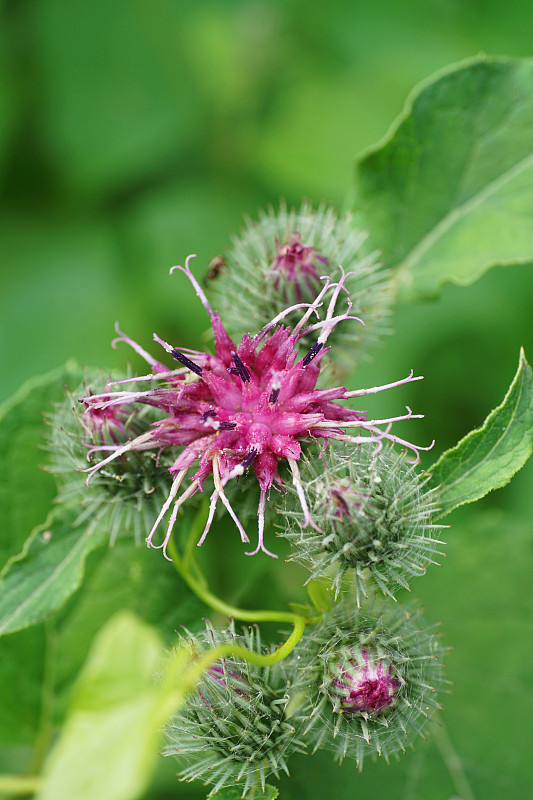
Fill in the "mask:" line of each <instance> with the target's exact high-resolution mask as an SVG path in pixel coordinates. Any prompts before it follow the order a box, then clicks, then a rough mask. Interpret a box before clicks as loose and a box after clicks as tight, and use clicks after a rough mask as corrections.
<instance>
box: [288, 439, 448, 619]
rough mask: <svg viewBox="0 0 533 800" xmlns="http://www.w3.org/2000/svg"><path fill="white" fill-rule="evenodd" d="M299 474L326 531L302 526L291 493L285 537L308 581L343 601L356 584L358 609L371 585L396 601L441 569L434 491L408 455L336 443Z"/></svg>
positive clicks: (303, 466) (306, 460) (305, 463)
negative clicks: (433, 568)
mask: <svg viewBox="0 0 533 800" xmlns="http://www.w3.org/2000/svg"><path fill="white" fill-rule="evenodd" d="M300 473H301V476H302V482H303V483H305V487H306V497H307V502H308V506H309V511H310V513H311V515H312V516H313V518H314V519H317V520H320V529H319V530H317V529H315V528H310V527H304V526H303V517H302V512H301V509H300V505H299V503H298V499H297V497H296V495H295V493H294V492H293V491H288V492H287V494H286V496H285V503H284V505H283V507H282V509H280V511H281V514H282V515H283V517H284V524H283V525H282V526H281V535H282V536H285V537H286V538H287V539H289V540H290V541H291V543H292V554H291V556H290V557H291V559H292V560H295V561H298V562H300V563H301V564H303V565H304V566H306V567H308V568H309V569H310V570H311V575H310V578H309V580H310V579H312V578H319V577H321V576H325V577H327V578H329V579H330V580H331V585H332V588H333V589H334V591H335V595H336V596H337V595H338V594H339V592H340V591H341V589H342V587H343V585H344V584H345V583H346V582H349V579H350V578H351V584H352V585H353V586H354V588H355V593H356V600H357V603H358V604H359V603H360V602H361V599H362V598H363V597H366V595H367V586H368V584H369V583H371V584H373V585H374V586H378V587H379V588H380V589H381V591H383V592H384V593H385V594H388V595H389V596H390V597H394V596H395V593H396V591H397V590H398V588H399V587H403V588H405V589H409V582H410V580H411V578H413V577H415V576H419V575H423V574H424V573H425V572H426V568H427V566H428V565H429V564H436V563H438V562H437V561H436V560H435V558H436V556H437V555H442V553H441V552H440V551H439V549H438V548H439V545H442V544H443V542H441V541H440V540H439V539H438V538H436V534H437V533H438V531H439V529H440V528H441V527H442V526H441V525H437V524H435V523H434V522H432V515H433V513H434V512H435V509H436V504H435V492H436V490H435V489H428V488H427V483H428V478H427V476H426V477H421V476H419V475H418V474H417V472H416V469H415V465H414V464H409V463H407V459H406V454H405V452H399V453H398V452H394V450H393V449H392V447H391V446H387V447H383V448H382V449H381V450H380V451H379V452H373V451H372V449H371V448H368V447H364V446H363V445H361V446H359V447H357V448H353V447H350V446H349V445H348V444H338V445H333V444H332V445H330V447H328V448H327V450H326V452H325V453H324V454H323V456H322V458H321V459H320V461H317V460H316V459H313V458H310V457H307V456H304V458H303V461H302V463H301V465H300Z"/></svg>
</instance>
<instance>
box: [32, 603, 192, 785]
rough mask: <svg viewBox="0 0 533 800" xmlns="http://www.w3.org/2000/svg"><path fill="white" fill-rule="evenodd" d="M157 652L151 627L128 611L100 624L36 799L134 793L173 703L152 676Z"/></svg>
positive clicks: (146, 775)
mask: <svg viewBox="0 0 533 800" xmlns="http://www.w3.org/2000/svg"><path fill="white" fill-rule="evenodd" d="M162 655H163V647H162V642H161V640H160V638H159V636H158V634H157V633H156V632H155V631H154V630H153V629H152V628H151V627H149V626H148V625H146V624H145V623H143V622H141V621H140V620H139V619H138V618H137V617H135V616H134V615H132V614H130V613H121V614H118V615H116V616H115V617H113V619H112V620H110V622H109V623H108V624H107V625H106V626H105V627H104V628H103V629H102V630H101V631H100V633H99V634H98V636H97V638H96V639H95V641H94V643H93V646H92V647H91V651H90V653H89V657H88V659H87V662H86V664H85V666H84V668H83V670H82V672H81V674H80V677H79V680H78V682H77V684H76V687H75V690H74V695H73V700H72V706H71V709H70V714H69V716H68V717H67V721H66V723H65V727H64V729H63V732H62V734H61V737H60V738H59V740H58V742H57V744H56V746H55V747H54V749H53V750H52V752H51V754H50V757H49V759H48V761H47V763H46V764H45V768H44V773H43V785H42V788H41V791H40V792H39V793H38V795H37V798H38V800H57V798H59V797H65V798H67V797H69V798H76V800H95V798H98V800H134V798H137V797H139V795H141V794H142V793H143V791H144V789H145V788H146V785H147V783H148V781H149V779H150V777H151V775H152V772H153V770H154V768H155V765H156V760H157V753H158V746H159V740H160V728H161V726H162V725H163V724H164V722H165V721H166V719H167V718H168V715H169V712H170V710H171V707H172V705H173V704H175V702H176V701H173V699H172V695H173V694H174V695H175V694H176V692H175V691H172V690H171V687H170V686H169V685H168V683H167V684H166V683H165V682H164V681H162V682H157V681H156V680H155V676H156V674H157V673H158V672H160V671H161V669H162V667H163V665H162ZM174 689H175V687H174Z"/></svg>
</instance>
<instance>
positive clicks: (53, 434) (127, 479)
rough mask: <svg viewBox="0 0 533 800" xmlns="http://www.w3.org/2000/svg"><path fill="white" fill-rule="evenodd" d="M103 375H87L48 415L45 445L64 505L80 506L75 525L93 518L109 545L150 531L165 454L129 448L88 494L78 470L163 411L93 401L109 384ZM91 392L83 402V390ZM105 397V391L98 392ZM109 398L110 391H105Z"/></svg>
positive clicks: (164, 485) (164, 487) (162, 493)
mask: <svg viewBox="0 0 533 800" xmlns="http://www.w3.org/2000/svg"><path fill="white" fill-rule="evenodd" d="M105 385H106V381H105V379H104V377H103V376H102V375H101V374H100V375H99V374H94V375H89V374H88V375H87V376H86V378H85V380H84V382H83V384H82V385H81V386H80V387H79V388H78V390H76V391H75V392H73V393H72V394H67V395H66V397H65V399H64V400H63V401H62V402H61V403H58V404H57V405H56V406H55V409H54V411H53V413H51V414H48V415H47V417H46V420H47V422H48V423H49V426H50V434H49V438H48V443H47V449H48V450H49V451H50V453H51V458H50V465H49V466H48V467H47V470H48V471H49V472H51V473H53V474H54V476H55V478H56V481H57V484H58V498H57V501H58V502H60V503H66V504H69V505H72V506H76V507H77V508H78V509H79V516H78V518H77V519H76V524H80V525H81V524H82V523H84V522H89V524H90V526H92V527H93V528H95V529H96V528H98V530H100V531H104V530H105V531H106V532H107V533H108V535H109V540H110V544H114V543H115V540H116V539H117V538H118V537H119V536H123V535H124V534H129V533H133V535H134V537H135V540H136V541H137V542H140V541H141V540H142V539H143V538H144V537H145V536H146V535H147V533H148V532H149V531H150V530H151V528H152V526H153V524H154V521H155V519H156V518H157V515H158V513H159V509H160V508H161V505H162V504H163V503H164V500H165V497H166V494H167V493H168V483H169V480H168V477H167V474H166V469H168V467H170V466H171V462H170V461H169V459H168V458H167V454H162V455H161V457H160V458H159V459H158V458H157V454H156V453H155V452H148V453H143V452H141V451H136V450H135V449H130V450H128V451H127V452H125V453H124V454H123V457H122V458H118V459H114V460H111V461H109V462H108V463H107V464H106V465H105V466H104V467H103V468H102V469H101V470H99V472H98V474H97V475H96V476H95V478H94V481H93V485H92V487H91V491H90V492H88V491H87V488H86V486H85V482H84V481H83V480H82V479H81V475H80V471H81V470H84V469H85V468H86V466H87V462H89V463H91V462H94V459H95V458H96V457H97V456H98V457H99V454H100V453H101V452H107V451H110V452H112V453H115V452H116V450H117V448H118V449H120V448H122V447H124V445H125V444H127V443H128V442H129V441H131V440H132V439H136V438H138V437H139V436H142V434H143V433H144V432H145V431H146V429H147V428H149V427H150V425H151V423H152V422H154V421H155V420H156V419H157V418H158V416H160V412H158V410H157V409H155V408H151V407H150V406H144V407H143V408H137V407H135V406H133V405H130V404H128V403H111V404H110V405H106V406H99V405H97V404H96V405H95V404H93V403H92V402H91V397H93V396H94V394H93V393H94V392H100V391H101V390H102V389H104V388H105ZM88 390H90V394H89V395H88V396H87V398H86V399H85V400H84V401H82V402H81V403H80V402H78V400H77V398H78V397H79V395H80V394H81V393H82V392H85V393H87V391H88ZM99 397H106V395H99ZM107 398H108V399H109V400H111V399H112V395H110V394H109V395H107Z"/></svg>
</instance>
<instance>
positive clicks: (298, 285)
mask: <svg viewBox="0 0 533 800" xmlns="http://www.w3.org/2000/svg"><path fill="white" fill-rule="evenodd" d="M276 256H277V258H276V263H275V264H274V266H273V267H272V272H273V277H274V286H275V287H276V289H281V291H282V293H283V297H284V299H285V302H290V300H291V298H290V292H289V289H290V288H292V291H293V292H294V295H295V298H296V301H297V302H298V303H301V302H302V301H303V300H305V296H304V294H305V295H307V297H308V298H312V297H313V296H314V295H315V294H316V293H317V291H318V289H319V288H320V278H319V274H320V273H319V272H318V271H317V266H318V265H320V266H321V267H324V266H325V265H326V264H327V263H328V260H327V258H326V257H325V256H321V255H320V254H319V253H317V252H316V251H315V248H314V247H312V246H311V245H305V244H303V243H302V237H301V236H300V234H299V233H298V231H294V233H293V234H292V236H291V238H290V240H289V241H288V242H287V244H285V245H283V246H280V244H279V242H278V241H277V240H276ZM306 290H307V291H306Z"/></svg>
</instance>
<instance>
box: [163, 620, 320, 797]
mask: <svg viewBox="0 0 533 800" xmlns="http://www.w3.org/2000/svg"><path fill="white" fill-rule="evenodd" d="M224 643H231V644H240V645H244V646H245V647H246V648H247V649H248V650H252V651H253V652H256V653H260V652H261V641H260V637H259V633H258V631H257V630H256V629H254V628H249V629H248V630H247V631H245V632H244V633H243V634H242V635H236V634H235V629H234V626H233V624H232V625H231V627H230V628H229V630H225V631H217V630H213V628H212V627H211V626H210V624H209V623H207V631H206V633H205V634H199V635H196V636H195V637H192V636H190V638H189V645H190V646H192V647H193V649H194V651H195V652H196V653H198V654H200V653H202V652H204V651H205V650H206V648H208V647H214V646H216V645H219V644H224ZM289 701H290V696H289V680H288V677H287V675H286V674H285V669H284V665H283V663H281V664H275V665H272V666H270V667H258V666H254V665H253V664H249V663H247V662H245V661H241V660H239V659H237V658H234V657H229V658H224V659H222V660H221V661H217V662H216V663H215V664H213V666H211V667H210V668H209V669H208V670H207V671H206V673H205V674H204V675H203V677H202V680H201V681H200V682H199V684H198V686H197V687H196V690H195V691H194V692H193V693H191V694H190V695H189V697H188V698H187V702H186V703H185V705H184V706H183V707H182V708H181V709H180V711H179V713H178V714H176V715H175V717H174V718H173V719H172V720H171V722H170V723H169V725H168V726H167V729H166V739H167V745H166V747H165V749H164V751H163V755H167V756H169V755H173V756H177V757H178V759H180V761H181V762H182V763H183V762H185V763H186V764H187V766H185V767H184V768H183V770H182V771H181V772H180V776H181V777H182V779H183V780H187V781H192V780H201V781H203V782H204V783H209V784H211V785H212V789H211V792H210V795H212V794H216V793H217V792H218V791H219V790H220V789H221V788H222V787H224V786H228V785H234V784H238V785H239V787H240V789H241V790H242V796H245V795H246V794H247V793H248V792H249V791H253V790H254V789H255V790H258V791H263V792H264V790H265V781H266V779H267V778H268V777H269V776H270V775H272V774H274V775H275V776H276V777H279V774H280V772H281V771H283V772H286V773H287V774H288V768H287V759H288V758H289V756H290V755H291V754H292V753H295V752H300V753H303V752H305V745H304V744H303V742H302V741H301V738H300V734H301V731H302V728H303V724H304V720H303V717H302V716H301V715H299V714H298V712H297V710H294V711H293V712H291V711H290V708H289ZM253 796H254V797H255V796H256V795H255V794H254V795H253Z"/></svg>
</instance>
